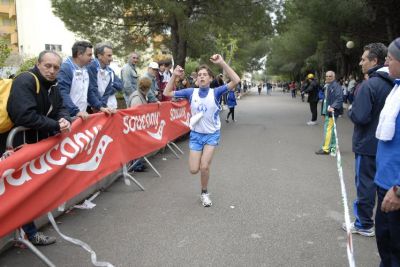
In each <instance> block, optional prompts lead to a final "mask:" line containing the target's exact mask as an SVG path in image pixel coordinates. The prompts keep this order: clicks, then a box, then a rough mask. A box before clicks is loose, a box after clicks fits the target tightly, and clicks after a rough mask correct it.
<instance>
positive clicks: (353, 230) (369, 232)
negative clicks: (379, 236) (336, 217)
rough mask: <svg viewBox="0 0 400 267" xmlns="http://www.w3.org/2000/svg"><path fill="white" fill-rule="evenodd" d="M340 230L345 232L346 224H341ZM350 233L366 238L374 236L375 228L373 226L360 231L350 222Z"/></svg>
mask: <svg viewBox="0 0 400 267" xmlns="http://www.w3.org/2000/svg"><path fill="white" fill-rule="evenodd" d="M342 229H343V230H345V231H346V223H343V224H342ZM350 232H351V233H352V234H359V235H362V236H367V237H372V236H375V228H374V227H373V226H372V227H371V228H369V229H361V228H357V227H356V226H355V225H354V222H352V223H351V224H350Z"/></svg>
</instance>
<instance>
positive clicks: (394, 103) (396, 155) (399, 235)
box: [375, 38, 400, 267]
mask: <svg viewBox="0 0 400 267" xmlns="http://www.w3.org/2000/svg"><path fill="white" fill-rule="evenodd" d="M387 58H388V63H389V75H390V76H391V77H392V78H394V79H396V80H395V85H394V87H393V89H392V90H391V92H390V94H389V95H388V97H387V99H386V102H385V106H384V107H383V109H382V112H381V114H380V118H379V123H378V126H377V131H376V137H377V138H378V139H379V142H378V149H377V154H376V167H377V169H376V175H375V184H376V185H377V192H378V206H377V209H376V215H375V223H376V242H377V245H378V251H379V255H380V257H381V264H380V266H382V267H389V266H390V267H391V266H400V176H399V173H400V116H399V110H400V106H399V98H400V89H399V85H400V38H397V39H396V40H394V41H393V42H392V43H391V44H390V45H389V49H388V56H387Z"/></svg>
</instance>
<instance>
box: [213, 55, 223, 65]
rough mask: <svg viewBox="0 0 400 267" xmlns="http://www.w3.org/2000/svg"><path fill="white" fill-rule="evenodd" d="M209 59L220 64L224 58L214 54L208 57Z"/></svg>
mask: <svg viewBox="0 0 400 267" xmlns="http://www.w3.org/2000/svg"><path fill="white" fill-rule="evenodd" d="M210 61H211V62H212V63H214V64H217V65H219V64H221V63H222V62H224V59H223V58H222V56H221V55H220V54H214V55H212V56H211V57H210Z"/></svg>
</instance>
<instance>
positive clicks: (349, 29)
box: [268, 0, 400, 77]
mask: <svg viewBox="0 0 400 267" xmlns="http://www.w3.org/2000/svg"><path fill="white" fill-rule="evenodd" d="M397 2H398V1H396V0H387V1H379V0H378V1H376V0H374V1H372V0H347V1H342V0H286V1H285V2H284V4H283V5H282V8H278V9H277V12H276V13H277V26H276V30H277V33H278V34H277V36H276V37H274V38H273V40H272V43H271V50H270V51H269V58H270V59H271V60H270V61H269V62H268V67H269V68H268V69H269V71H271V72H273V73H275V74H285V73H286V74H288V73H290V74H291V75H295V76H297V77H300V76H301V75H305V74H306V73H307V72H310V71H311V72H316V73H320V72H323V71H326V70H327V69H331V70H334V71H336V74H337V75H336V76H337V77H342V76H347V75H349V74H350V73H353V72H357V71H359V67H358V62H359V57H360V55H361V54H362V49H363V46H364V45H366V44H368V43H371V42H383V43H385V44H389V43H390V41H391V40H393V38H395V37H396V36H399V35H400V27H399V25H400V18H399V16H397V15H396V12H397V10H398V7H399V6H398V3H397ZM349 40H352V41H354V43H355V44H356V46H355V47H354V48H353V49H348V48H346V42H347V41H349ZM291 66H292V67H293V68H290V67H291Z"/></svg>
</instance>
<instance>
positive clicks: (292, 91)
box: [289, 81, 296, 98]
mask: <svg viewBox="0 0 400 267" xmlns="http://www.w3.org/2000/svg"><path fill="white" fill-rule="evenodd" d="M289 89H290V92H291V93H292V98H296V83H295V82H294V81H292V82H291V83H290V84H289Z"/></svg>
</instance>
